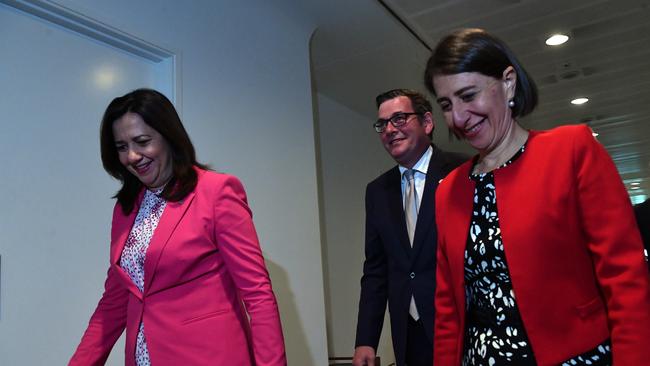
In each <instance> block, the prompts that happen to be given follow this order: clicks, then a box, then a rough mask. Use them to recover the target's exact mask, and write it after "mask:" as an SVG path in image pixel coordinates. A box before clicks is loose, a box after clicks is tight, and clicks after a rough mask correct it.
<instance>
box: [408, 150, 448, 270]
mask: <svg viewBox="0 0 650 366" xmlns="http://www.w3.org/2000/svg"><path fill="white" fill-rule="evenodd" d="M446 165H447V164H446V161H445V159H444V156H443V155H442V152H441V151H440V150H439V149H437V148H436V147H435V146H433V153H432V154H431V160H429V167H428V168H427V178H426V180H425V182H424V193H423V194H422V201H421V202H420V210H419V211H418V221H417V223H416V225H415V235H414V238H413V250H412V253H413V258H416V257H417V253H419V252H420V250H421V249H422V246H423V245H424V242H425V241H426V238H427V237H428V233H429V231H431V230H432V229H433V230H435V216H434V213H435V209H436V205H435V198H436V188H438V182H439V181H440V179H442V178H444V176H445V173H446V171H445V169H447V167H446Z"/></svg>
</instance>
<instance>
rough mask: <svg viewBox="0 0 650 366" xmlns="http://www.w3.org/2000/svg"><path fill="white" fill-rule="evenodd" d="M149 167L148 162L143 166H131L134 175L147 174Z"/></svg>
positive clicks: (149, 163)
mask: <svg viewBox="0 0 650 366" xmlns="http://www.w3.org/2000/svg"><path fill="white" fill-rule="evenodd" d="M150 166H151V161H149V162H147V163H144V164H138V165H134V166H133V169H134V170H135V171H136V173H138V174H139V175H143V174H145V173H147V171H148V170H149V167H150Z"/></svg>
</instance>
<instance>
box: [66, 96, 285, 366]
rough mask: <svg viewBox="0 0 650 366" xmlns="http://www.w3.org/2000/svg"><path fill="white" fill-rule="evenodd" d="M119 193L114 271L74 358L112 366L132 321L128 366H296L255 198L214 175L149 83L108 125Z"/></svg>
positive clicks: (105, 150)
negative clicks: (109, 361) (291, 364)
mask: <svg viewBox="0 0 650 366" xmlns="http://www.w3.org/2000/svg"><path fill="white" fill-rule="evenodd" d="M100 139H101V155H102V162H103V164H104V168H105V169H106V171H107V172H108V173H109V174H110V175H112V176H113V177H115V178H117V179H118V180H120V181H121V182H122V188H121V189H120V190H119V192H118V193H117V194H116V196H115V197H116V198H117V203H116V205H115V209H114V212H113V224H112V230H111V250H110V267H109V269H108V275H107V279H106V283H105V290H104V294H103V295H102V297H101V299H100V301H99V304H98V305H97V308H96V309H95V312H94V313H93V315H92V317H91V318H90V322H89V325H88V328H87V329H86V331H85V333H84V335H83V337H82V339H81V343H80V344H79V346H78V348H77V350H76V352H75V353H74V355H73V356H72V359H71V360H70V363H69V365H102V364H104V362H105V361H106V358H107V357H108V355H109V353H110V351H111V348H112V347H113V345H114V343H115V342H116V341H117V339H118V338H119V336H120V334H121V333H122V331H123V330H124V329H125V328H126V352H125V364H126V365H129V366H130V365H138V366H143V365H153V366H161V365H228V366H230V365H257V366H267V365H268V366H271V365H273V366H275V365H278V366H279V365H286V358H285V352H284V340H283V336H282V328H281V324H280V317H279V314H278V307H277V303H276V300H275V296H274V294H273V290H272V288H271V281H270V279H269V275H268V272H267V270H266V267H265V265H264V258H263V257H262V252H261V250H260V246H259V243H258V239H257V235H256V233H255V228H254V226H253V221H252V217H251V211H250V209H249V207H248V204H247V202H246V193H245V192H244V188H243V187H242V185H241V183H240V182H239V181H238V180H237V178H235V177H233V176H229V175H226V174H219V173H215V172H212V171H208V170H207V169H206V167H205V166H203V165H201V164H199V163H198V162H197V161H196V158H195V153H194V147H193V146H192V143H191V141H190V139H189V136H188V135H187V133H186V131H185V129H184V127H183V125H182V123H181V121H180V118H179V117H178V114H177V113H176V110H175V109H174V107H173V105H172V104H171V102H170V101H169V100H168V99H167V98H166V97H165V96H164V95H162V94H161V93H159V92H157V91H154V90H149V89H139V90H135V91H133V92H131V93H128V94H126V95H124V96H122V97H119V98H116V99H114V100H113V101H112V102H111V103H110V105H109V106H108V108H107V110H106V112H105V114H104V117H103V120H102V125H101V136H100Z"/></svg>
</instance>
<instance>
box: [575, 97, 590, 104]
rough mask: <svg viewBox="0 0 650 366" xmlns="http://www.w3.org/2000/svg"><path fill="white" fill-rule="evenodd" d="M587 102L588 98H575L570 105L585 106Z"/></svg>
mask: <svg viewBox="0 0 650 366" xmlns="http://www.w3.org/2000/svg"><path fill="white" fill-rule="evenodd" d="M588 101H589V98H576V99H574V100H572V101H571V104H575V105H580V104H585V103H587V102H588Z"/></svg>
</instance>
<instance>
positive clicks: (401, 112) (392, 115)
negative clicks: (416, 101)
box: [377, 111, 415, 122]
mask: <svg viewBox="0 0 650 366" xmlns="http://www.w3.org/2000/svg"><path fill="white" fill-rule="evenodd" d="M405 113H415V112H404V111H397V112H395V113H393V114H391V115H390V117H388V118H377V121H386V122H388V120H389V119H391V118H393V117H395V116H396V115H398V114H405Z"/></svg>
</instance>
